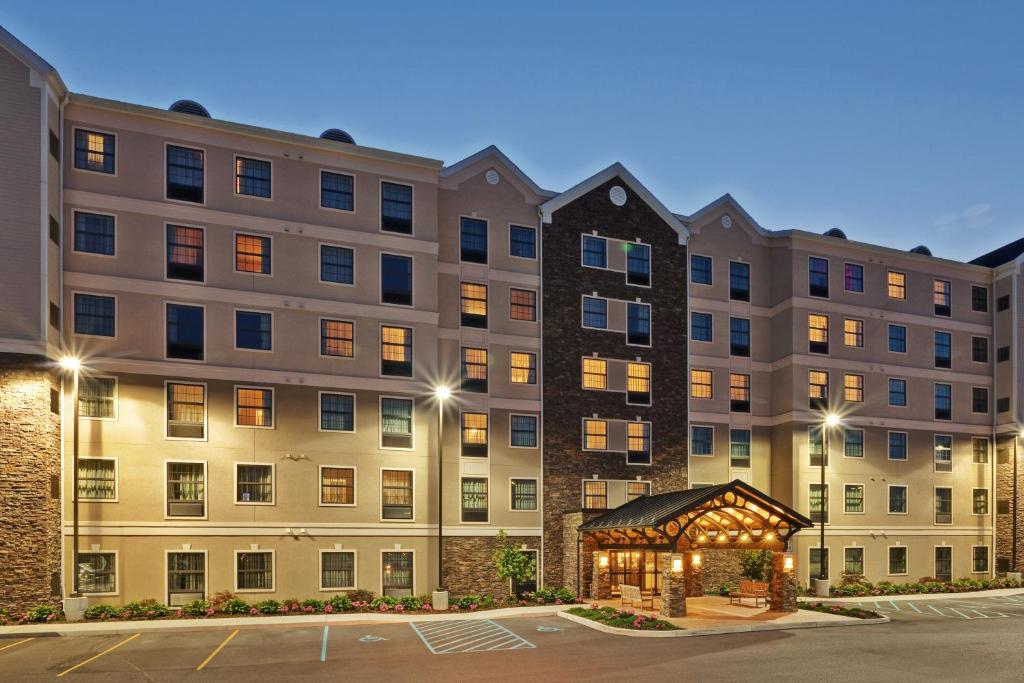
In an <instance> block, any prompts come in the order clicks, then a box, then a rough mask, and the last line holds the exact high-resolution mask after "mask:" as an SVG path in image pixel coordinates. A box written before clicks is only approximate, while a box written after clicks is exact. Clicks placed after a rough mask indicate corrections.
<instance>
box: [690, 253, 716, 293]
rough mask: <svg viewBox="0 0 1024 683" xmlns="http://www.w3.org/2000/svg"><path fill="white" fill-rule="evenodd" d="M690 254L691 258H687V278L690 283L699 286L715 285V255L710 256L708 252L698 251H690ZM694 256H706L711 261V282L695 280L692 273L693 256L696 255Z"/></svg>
mask: <svg viewBox="0 0 1024 683" xmlns="http://www.w3.org/2000/svg"><path fill="white" fill-rule="evenodd" d="M689 256H690V258H687V260H686V279H687V281H688V283H689V284H691V285H697V286H698V287H714V285H715V257H714V256H709V255H707V254H698V253H696V252H690V255H689ZM694 256H700V257H701V258H706V259H707V260H708V261H710V262H711V282H710V283H706V282H694V281H693V276H692V275H691V274H690V273H691V271H692V270H693V269H692V267H691V266H692V265H693V260H692V257H694Z"/></svg>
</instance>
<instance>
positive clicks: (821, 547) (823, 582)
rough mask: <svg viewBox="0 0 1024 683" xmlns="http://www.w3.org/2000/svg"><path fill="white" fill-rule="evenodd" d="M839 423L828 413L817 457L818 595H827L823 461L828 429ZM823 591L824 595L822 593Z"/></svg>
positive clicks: (826, 457)
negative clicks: (819, 535) (818, 480)
mask: <svg viewBox="0 0 1024 683" xmlns="http://www.w3.org/2000/svg"><path fill="white" fill-rule="evenodd" d="M838 425H839V416H838V415H836V414H835V413H828V414H827V415H825V419H824V421H823V422H822V425H821V442H822V444H821V445H822V452H821V457H820V458H819V459H818V464H819V465H820V466H821V467H820V469H821V488H820V489H819V490H818V508H819V514H820V515H821V517H820V519H819V520H818V525H819V527H820V530H821V537H820V538H821V540H820V541H819V542H818V578H819V583H818V587H817V590H816V591H815V593H816V594H817V595H818V597H828V568H827V567H826V566H825V557H826V555H825V516H826V515H827V514H828V508H827V507H826V498H825V462H826V461H827V460H828V457H829V437H828V430H829V429H830V428H832V427H836V426H838ZM822 591H824V595H823V594H822Z"/></svg>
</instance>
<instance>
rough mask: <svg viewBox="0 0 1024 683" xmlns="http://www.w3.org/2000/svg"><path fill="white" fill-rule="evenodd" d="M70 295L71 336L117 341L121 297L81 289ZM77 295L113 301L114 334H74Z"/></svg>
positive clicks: (112, 293) (204, 327) (165, 309)
mask: <svg viewBox="0 0 1024 683" xmlns="http://www.w3.org/2000/svg"><path fill="white" fill-rule="evenodd" d="M70 294H71V316H70V317H71V325H70V326H69V327H70V330H68V331H69V332H70V333H71V334H72V335H74V336H76V337H85V338H87V339H106V340H109V341H118V340H119V337H120V333H121V321H120V320H118V318H119V317H120V312H121V301H120V298H121V297H120V296H119V295H118V294H116V293H114V292H90V291H85V290H81V289H73V290H71V292H70ZM79 294H81V295H82V296H94V297H97V298H102V299H113V300H114V334H112V335H109V336H108V335H105V334H87V333H85V332H76V331H75V316H76V315H77V313H76V308H75V297H76V296H77V295H79ZM171 303H177V302H171ZM189 305H192V304H189ZM166 311H167V307H166V306H165V307H164V318H165V320H166V318H167V313H166ZM203 333H204V334H205V333H206V316H205V314H204V316H203ZM205 348H206V344H205V339H204V343H203V349H204V350H205ZM164 353H165V354H166V353H167V325H166V322H165V323H164ZM165 358H166V356H165ZM168 360H179V359H177V358H170V359H168ZM193 362H198V361H193Z"/></svg>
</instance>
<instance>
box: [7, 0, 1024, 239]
mask: <svg viewBox="0 0 1024 683" xmlns="http://www.w3.org/2000/svg"><path fill="white" fill-rule="evenodd" d="M0 23H2V24H3V25H4V26H5V27H6V28H7V29H8V30H10V31H11V32H12V33H14V34H15V35H17V36H18V37H19V38H20V39H21V40H22V41H24V42H25V43H27V44H28V45H29V46H30V47H32V48H33V49H35V50H36V51H37V52H38V53H40V54H41V55H42V56H43V57H44V58H46V59H48V60H49V61H50V62H51V63H52V64H53V65H54V66H56V67H57V69H58V70H60V72H61V74H62V76H63V77H64V80H65V81H66V82H67V83H68V85H69V87H70V88H71V89H72V90H74V91H76V92H85V93H89V94H93V95H98V96H102V97H108V98H113V99H119V100H127V101H131V102H137V103H142V104H147V105H152V106H157V107H166V106H167V105H169V104H170V103H171V102H172V101H174V100H176V99H179V98H191V99H195V100H198V101H200V102H202V103H203V104H204V105H205V106H206V107H207V108H208V109H209V110H210V112H211V113H212V114H213V116H214V117H216V118H223V119H230V120H235V121H240V122H245V123H253V124H257V125H262V126H268V127H272V128H279V129H282V130H288V131H295V132H300V133H308V134H311V135H318V134H319V133H320V132H321V131H322V130H323V129H324V128H328V127H332V126H336V127H339V128H344V129H345V130H347V131H349V132H350V133H351V134H352V135H353V136H354V137H355V139H356V141H357V142H359V143H361V144H365V145H370V146H374V147H383V148H386V149H394V150H397V151H402V152H407V153H412V154H420V155H424V156H429V157H433V158H437V159H443V160H444V161H445V162H446V163H453V162H455V161H458V160H459V159H461V158H463V157H465V156H467V155H469V154H472V153H473V152H475V151H477V150H478V149H480V148H482V147H484V146H486V145H488V144H491V143H494V144H497V145H498V146H499V147H501V149H502V150H503V151H505V153H506V154H508V155H509V156H510V157H511V158H512V159H513V160H514V161H515V162H516V163H518V164H519V165H520V166H521V167H522V168H523V170H524V171H525V172H526V173H527V174H529V175H530V176H531V177H532V178H533V179H534V180H535V181H537V182H538V183H539V184H540V185H541V186H543V187H546V188H549V189H552V190H563V189H566V188H567V187H569V186H571V185H574V184H575V183H576V182H578V181H580V180H582V179H583V178H584V177H586V176H589V175H590V174H592V173H594V172H596V171H598V170H600V169H601V168H603V167H604V166H606V165H608V164H609V163H611V162H613V161H621V162H623V163H624V164H625V165H626V166H627V167H628V168H629V169H630V170H631V171H633V173H634V174H635V175H636V176H637V177H638V178H640V180H641V181H642V182H643V183H644V184H646V185H647V186H648V187H649V188H650V189H651V190H652V191H653V192H654V193H655V194H656V195H657V196H658V197H659V198H660V199H661V200H662V201H663V202H665V204H667V205H668V206H669V208H671V209H672V210H674V211H677V212H681V213H691V212H693V211H695V210H696V209H698V208H700V207H701V206H703V205H704V204H706V203H708V202H710V201H712V200H713V199H715V198H716V197H718V196H719V195H721V194H723V193H725V192H731V193H732V194H733V196H735V197H736V198H737V199H738V200H739V201H740V202H741V203H742V204H743V205H744V206H745V207H746V209H747V210H748V211H750V213H751V214H752V215H753V216H754V217H755V218H756V219H757V220H758V221H759V222H760V223H761V224H762V225H764V226H766V227H768V228H774V229H782V228H805V229H809V230H816V231H821V230H825V229H827V228H829V227H834V226H837V227H841V228H843V229H844V230H845V231H846V233H847V234H848V236H849V237H850V238H851V239H858V240H864V241H869V242H878V243H882V244H886V245H889V246H893V247H897V248H910V247H913V246H914V245H916V244H919V243H925V244H927V245H928V246H930V247H931V248H932V251H933V252H934V253H935V255H937V256H946V257H950V258H961V259H968V258H972V257H974V256H977V255H979V254H981V253H982V252H985V251H987V250H989V249H991V248H994V247H996V246H999V245H1000V244H1003V243H1005V242H1008V241H1011V240H1014V239H1017V238H1019V237H1024V168H1022V167H1024V163H1022V161H1024V129H1022V126H1024V50H1022V46H1024V39H1022V38H1021V27H1022V26H1024V3H1021V2H966V1H962V2H946V1H940V0H927V1H924V0H921V1H918V2H909V1H901V2H891V1H886V2H875V1H872V0H864V1H860V2H856V3H853V2H838V1H836V2H826V1H824V0H818V1H817V2H788V1H787V2H764V1H763V0H758V1H753V2H744V1H740V0H734V1H731V2H728V3H719V2H706V1H703V2H669V3H665V4H663V5H658V4H656V3H653V2H651V3H647V2H637V1H636V0H633V1H632V2H630V1H623V0H619V1H618V2H614V3H608V2H597V1H592V2H580V3H568V2H565V3H563V2H558V1H557V0H547V1H546V2H533V1H531V0H515V2H479V1H477V2H464V3H447V2H441V1H440V0H438V1H436V2H428V1H424V0H421V1H419V2H404V1H402V0H388V1H387V2H382V1H379V0H378V1H376V2H358V3H357V2H351V3H346V2H322V3H313V2H300V1H299V0H292V2H286V1H284V0H281V1H279V2H259V1H256V0H249V1H248V2H244V3H239V2H231V3H228V2H218V1H217V0H206V1H205V2H192V1H191V0H175V2H170V3H160V2H148V1H146V0H136V1H135V2H125V3H108V2H101V1H99V0H91V1H84V0H75V1H74V2H47V3H41V2H39V1H38V0H5V2H4V3H3V6H2V7H0Z"/></svg>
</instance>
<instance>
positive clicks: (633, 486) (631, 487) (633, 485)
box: [626, 481, 651, 503]
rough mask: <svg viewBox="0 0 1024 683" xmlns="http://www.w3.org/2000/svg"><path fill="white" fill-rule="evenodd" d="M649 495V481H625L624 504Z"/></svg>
mask: <svg viewBox="0 0 1024 683" xmlns="http://www.w3.org/2000/svg"><path fill="white" fill-rule="evenodd" d="M649 495H651V482H649V481H627V482H626V502H627V503H628V502H630V501H634V500H636V499H637V498H643V497H644V496H649Z"/></svg>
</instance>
